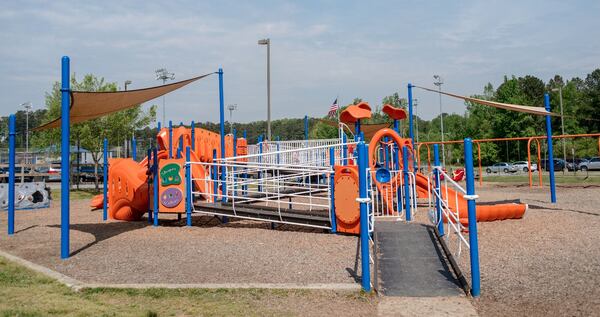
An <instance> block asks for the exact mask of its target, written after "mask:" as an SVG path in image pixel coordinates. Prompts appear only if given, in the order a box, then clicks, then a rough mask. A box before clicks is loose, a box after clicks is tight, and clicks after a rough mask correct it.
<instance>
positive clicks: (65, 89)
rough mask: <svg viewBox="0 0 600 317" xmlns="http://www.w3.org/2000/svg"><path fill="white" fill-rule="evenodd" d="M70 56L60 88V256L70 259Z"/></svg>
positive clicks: (63, 62) (63, 59)
mask: <svg viewBox="0 0 600 317" xmlns="http://www.w3.org/2000/svg"><path fill="white" fill-rule="evenodd" d="M70 68H71V67H70V60H69V57H68V56H63V58H62V76H61V88H60V95H61V98H60V108H61V112H60V113H61V147H60V152H61V162H60V166H61V167H60V168H61V169H60V179H61V181H60V184H61V188H60V190H61V192H60V257H61V259H68V258H69V256H70V236H69V229H70V213H71V211H70V205H69V204H70V198H71V197H70V192H69V190H70V187H71V186H70V182H71V180H70V179H69V178H70V176H71V173H70V166H69V165H70V164H69V163H70V159H71V144H70V142H69V141H70V137H71V126H70V116H69V115H70V113H69V111H70V108H71V94H70V92H71V87H70V83H71V78H70V77H71V76H70V73H71V70H70Z"/></svg>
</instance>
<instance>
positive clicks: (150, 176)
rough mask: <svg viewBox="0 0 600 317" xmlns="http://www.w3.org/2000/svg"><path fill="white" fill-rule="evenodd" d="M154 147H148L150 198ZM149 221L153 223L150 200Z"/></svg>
mask: <svg viewBox="0 0 600 317" xmlns="http://www.w3.org/2000/svg"><path fill="white" fill-rule="evenodd" d="M151 160H152V149H151V148H149V149H148V160H147V162H148V171H149V172H150V174H149V175H148V199H150V189H151V188H152V186H151V183H150V182H151V181H153V180H152V168H151V166H152V161H151ZM148 223H152V208H150V202H148Z"/></svg>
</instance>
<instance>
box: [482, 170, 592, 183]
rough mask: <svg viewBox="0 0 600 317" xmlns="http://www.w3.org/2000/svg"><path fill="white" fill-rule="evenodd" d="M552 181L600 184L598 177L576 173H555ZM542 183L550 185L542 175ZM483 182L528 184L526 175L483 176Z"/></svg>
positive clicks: (537, 179)
mask: <svg viewBox="0 0 600 317" xmlns="http://www.w3.org/2000/svg"><path fill="white" fill-rule="evenodd" d="M554 179H555V180H556V183H557V184H582V185H586V184H600V175H598V174H593V175H589V176H587V175H586V174H584V173H581V172H578V173H577V175H573V173H572V172H571V173H565V175H563V174H562V173H555V176H554ZM532 181H533V184H534V185H535V184H537V182H538V181H539V176H538V175H537V173H534V174H533V177H532ZM542 181H543V183H544V184H546V185H548V184H550V178H549V176H548V175H547V174H546V175H542ZM483 182H484V183H485V182H497V183H522V184H529V176H528V175H527V174H524V175H502V176H494V175H490V176H488V175H485V174H484V175H483Z"/></svg>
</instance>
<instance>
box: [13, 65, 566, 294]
mask: <svg viewBox="0 0 600 317" xmlns="http://www.w3.org/2000/svg"><path fill="white" fill-rule="evenodd" d="M62 62H63V69H62V89H61V92H62V113H63V114H64V115H63V116H62V117H61V118H60V119H59V120H55V121H53V122H50V123H48V124H47V126H48V127H55V126H59V125H60V126H61V127H62V153H61V154H62V175H61V177H62V196H61V257H62V258H63V259H66V258H68V257H69V255H70V250H69V212H70V211H69V182H70V180H69V164H68V162H69V151H70V146H69V133H70V131H69V124H70V119H71V117H72V118H73V119H74V120H73V122H81V121H84V120H86V119H89V118H95V117H98V116H100V115H102V111H98V112H97V113H91V114H90V113H87V114H86V113H85V111H86V110H85V109H82V108H81V104H82V103H79V105H80V108H79V109H76V108H75V107H73V109H71V108H70V105H71V100H70V99H71V98H70V97H71V96H70V95H72V96H73V97H72V98H74V99H77V98H86V97H87V98H89V99H88V100H87V102H88V103H90V104H93V99H94V98H97V99H102V98H103V97H101V94H103V93H95V94H96V95H94V94H92V93H89V94H87V96H86V95H85V94H82V93H81V92H79V95H78V94H77V93H78V92H72V91H71V90H70V88H69V81H70V80H69V59H68V57H64V58H63V60H62ZM211 74H212V73H211ZM215 74H218V76H219V106H220V121H221V125H220V133H218V134H217V133H213V132H209V131H207V130H204V129H200V128H196V125H195V124H194V123H193V122H192V124H191V125H190V128H187V127H184V126H183V125H180V126H179V127H177V128H173V126H172V124H171V123H169V127H168V128H162V129H161V127H160V123H159V126H158V129H157V130H158V133H157V138H156V144H155V146H154V147H153V148H150V149H148V154H147V156H146V158H144V159H143V160H142V161H141V162H137V161H136V160H135V158H133V159H128V158H127V159H112V160H104V173H103V175H104V194H103V195H101V196H97V197H94V199H93V200H92V202H91V205H92V206H93V207H95V208H100V207H102V209H103V219H104V220H106V219H108V218H109V217H110V218H112V219H117V220H139V219H141V218H142V217H143V215H144V214H145V213H147V214H148V221H151V222H152V223H153V225H155V226H158V225H159V215H160V214H161V213H171V214H173V213H175V214H178V215H179V216H181V215H182V214H185V215H186V224H187V226H191V225H192V221H191V220H192V214H193V213H199V214H205V215H213V216H217V217H219V218H220V219H221V221H223V222H227V221H228V218H230V217H232V218H240V219H250V220H257V221H265V222H270V223H272V224H274V223H283V224H293V225H297V226H307V227H314V228H321V229H327V230H330V231H331V232H332V233H345V234H356V235H359V236H360V254H361V264H362V280H361V283H362V287H363V289H365V290H366V291H369V290H371V282H370V260H371V257H370V254H369V252H370V251H369V244H370V241H372V240H371V237H372V233H373V230H374V226H375V225H376V224H375V219H376V218H383V217H393V218H396V219H398V220H405V221H412V220H413V215H414V214H415V213H416V212H417V208H418V207H419V205H420V204H419V201H421V202H427V206H428V215H429V217H430V220H431V222H432V223H433V225H434V226H435V227H436V228H437V232H438V234H439V235H440V236H441V237H443V238H444V239H446V241H450V239H455V240H456V242H457V243H458V245H459V249H458V250H459V251H458V254H460V250H462V247H466V248H468V249H469V253H470V258H471V261H470V264H471V279H472V289H471V294H472V295H473V296H478V295H479V292H480V290H479V265H478V246H477V221H492V220H500V219H510V218H520V217H522V216H523V214H524V213H525V212H526V210H527V206H526V205H524V204H496V205H485V206H478V207H477V209H478V210H477V212H476V211H475V210H476V205H475V200H476V199H477V195H475V189H474V172H473V162H472V143H473V142H472V141H471V140H470V139H465V140H464V141H463V142H464V154H465V169H464V172H463V175H456V177H457V178H456V179H458V178H464V179H465V181H466V188H463V187H462V186H461V185H460V184H459V183H458V182H457V181H455V180H454V178H453V177H451V176H450V175H448V174H446V172H445V170H444V169H443V167H442V166H441V164H440V163H439V154H438V149H437V144H436V145H434V156H435V163H434V166H433V167H432V168H431V169H430V171H429V173H428V174H422V173H420V172H419V170H418V162H417V158H416V157H415V143H414V138H413V130H412V118H413V116H412V100H413V99H412V87H414V86H412V85H410V84H409V85H408V88H409V89H408V94H409V98H408V99H409V113H408V114H407V113H406V111H405V110H404V109H398V108H394V107H392V106H390V105H385V106H384V109H383V110H384V113H386V114H387V115H388V116H389V117H390V118H392V119H393V121H394V128H393V129H387V128H386V129H381V130H380V131H378V132H377V133H376V134H375V135H374V136H373V138H372V139H371V140H370V141H369V143H368V144H367V143H366V139H365V138H364V134H363V131H361V120H364V119H368V118H370V117H371V108H370V106H369V104H368V103H366V102H363V103H360V104H358V105H352V106H349V107H348V108H347V109H345V110H344V111H343V112H342V113H341V115H340V131H341V133H340V138H339V139H333V140H322V141H316V140H304V141H283V142H281V141H277V142H272V141H265V140H262V139H259V143H258V144H257V145H256V146H248V145H247V140H246V139H245V138H238V137H237V136H236V132H235V131H234V132H233V133H232V134H231V135H225V131H224V93H223V71H222V69H219V71H218V72H216V73H215ZM208 75H210V74H207V75H203V76H199V77H196V78H192V79H189V80H186V81H182V82H178V83H174V84H170V85H163V86H158V87H155V88H149V89H142V90H134V91H128V92H118V93H113V94H114V95H111V96H110V97H112V100H117V101H118V100H121V101H122V100H127V102H123V103H122V104H118V105H111V109H110V111H118V110H121V109H126V108H127V107H130V106H133V105H136V104H140V103H141V102H143V101H147V100H151V99H154V98H156V97H158V96H161V95H164V94H165V93H168V92H170V91H173V90H175V89H177V88H178V87H182V86H184V85H186V84H189V83H191V82H193V81H194V80H198V79H200V78H203V77H206V76H208ZM127 94H131V95H127ZM81 95H84V96H81ZM546 101H547V102H546V106H547V109H549V101H548V97H547V96H546ZM115 102H116V101H115ZM83 103H84V104H85V102H83ZM509 106H510V105H509ZM526 110H527V109H526ZM536 111H537V110H536ZM537 112H540V111H537ZM537 112H534V113H536V114H538V113H537ZM73 113H75V114H76V115H73ZM540 113H542V112H540ZM543 113H546V112H543ZM547 115H548V114H547ZM548 116H549V115H548ZM406 118H408V119H409V128H410V138H407V139H403V138H401V137H400V136H399V134H398V126H399V120H404V119H406ZM547 122H549V117H548V118H547ZM350 125H353V127H354V131H350V129H348V127H349V126H350ZM349 136H352V137H353V141H348V138H349ZM10 137H11V140H12V142H13V143H12V144H13V145H12V146H11V149H13V155H11V159H12V161H11V162H10V163H9V165H10V168H13V171H14V135H13V134H11V135H10ZM351 139H352V138H351ZM550 146H551V143H550ZM104 148H105V153H106V151H107V148H108V145H107V142H106V140H105V142H104ZM550 153H551V150H550ZM550 159H552V156H551V155H550ZM551 173H552V172H551ZM459 176H460V177H459ZM551 183H552V185H551V188H552V201H555V195H554V192H553V186H554V184H553V177H552V174H551ZM11 187H12V188H13V190H12V191H11ZM11 194H12V195H13V196H12V199H11ZM8 209H9V212H8V215H9V216H8V219H9V220H8V227H9V234H13V233H14V173H12V172H11V176H10V177H9V208H8ZM466 231H468V235H469V237H468V239H467V238H466V237H465V236H464V234H465V232H466Z"/></svg>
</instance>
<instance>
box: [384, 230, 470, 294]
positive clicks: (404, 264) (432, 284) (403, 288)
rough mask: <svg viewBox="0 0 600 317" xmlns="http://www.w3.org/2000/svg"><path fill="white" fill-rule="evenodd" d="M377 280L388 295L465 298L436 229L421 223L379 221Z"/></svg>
mask: <svg viewBox="0 0 600 317" xmlns="http://www.w3.org/2000/svg"><path fill="white" fill-rule="evenodd" d="M375 243H376V246H377V255H376V256H377V262H376V263H377V270H378V272H377V275H378V276H377V277H378V288H379V291H380V292H381V293H382V294H383V295H386V296H403V297H440V296H444V297H448V296H460V295H464V292H463V291H462V289H461V287H460V284H459V283H458V281H457V280H456V278H455V276H454V273H453V272H452V270H451V268H450V267H449V266H448V265H447V264H446V259H445V257H444V253H443V251H442V249H441V247H440V246H439V244H438V242H437V239H436V237H435V232H434V229H433V228H432V227H431V226H426V225H423V224H419V223H407V222H404V221H379V220H378V221H377V222H376V223H375Z"/></svg>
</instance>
